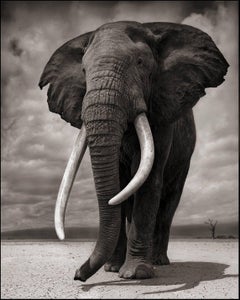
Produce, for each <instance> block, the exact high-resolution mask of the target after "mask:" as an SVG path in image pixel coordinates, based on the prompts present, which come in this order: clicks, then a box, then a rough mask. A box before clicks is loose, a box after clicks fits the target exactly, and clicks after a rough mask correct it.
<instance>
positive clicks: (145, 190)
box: [119, 178, 160, 278]
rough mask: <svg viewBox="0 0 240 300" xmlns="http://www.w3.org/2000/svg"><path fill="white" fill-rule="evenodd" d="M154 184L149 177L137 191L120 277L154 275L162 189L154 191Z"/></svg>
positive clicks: (147, 276)
mask: <svg viewBox="0 0 240 300" xmlns="http://www.w3.org/2000/svg"><path fill="white" fill-rule="evenodd" d="M153 185H154V182H153V180H151V178H149V180H148V181H147V182H146V184H144V185H143V186H142V187H141V188H140V190H139V191H138V192H137V193H136V197H135V201H134V208H133V216H132V222H131V225H130V230H129V235H128V244H127V255H126V260H125V262H124V265H123V266H122V267H121V269H120V271H119V276H120V277H123V278H150V277H153V275H154V273H153V268H152V265H151V261H150V255H151V249H152V237H153V230H154V226H155V220H156V214H157V211H158V205H159V198H160V189H158V190H156V191H155V193H152V191H153V187H152V186H153Z"/></svg>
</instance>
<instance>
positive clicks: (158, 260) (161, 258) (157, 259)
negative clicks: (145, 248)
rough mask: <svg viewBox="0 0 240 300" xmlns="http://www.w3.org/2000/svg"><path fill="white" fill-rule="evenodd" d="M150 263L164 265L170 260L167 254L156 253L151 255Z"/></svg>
mask: <svg viewBox="0 0 240 300" xmlns="http://www.w3.org/2000/svg"><path fill="white" fill-rule="evenodd" d="M152 263H153V264H154V265H159V266H164V265H169V264H170V261H169V259H168V257H167V254H158V255H155V256H153V259H152Z"/></svg>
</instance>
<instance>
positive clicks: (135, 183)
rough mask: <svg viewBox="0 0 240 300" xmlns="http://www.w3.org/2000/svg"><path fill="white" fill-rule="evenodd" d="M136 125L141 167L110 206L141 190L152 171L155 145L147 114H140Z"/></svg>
mask: <svg viewBox="0 0 240 300" xmlns="http://www.w3.org/2000/svg"><path fill="white" fill-rule="evenodd" d="M134 125H135V128H136V131H137V135H138V139H139V143H140V148H141V161H140V165H139V168H138V170H137V173H136V174H135V176H134V177H133V178H132V180H131V181H130V182H129V184H128V185H127V186H126V187H125V188H124V189H123V190H122V191H121V192H120V193H118V194H117V195H116V196H114V197H113V198H112V199H111V200H109V201H108V204H110V205H116V204H119V203H121V202H123V201H125V200H127V199H128V197H130V196H131V195H132V194H133V193H135V192H136V191H137V190H138V189H139V188H140V186H141V185H142V184H143V183H144V181H145V180H146V179H147V177H148V175H149V173H150V172H151V169H152V165H153V161H154V143H153V137H152V132H151V128H150V126H149V123H148V119H147V117H146V114H145V113H141V114H139V115H138V116H137V117H136V119H135V121H134Z"/></svg>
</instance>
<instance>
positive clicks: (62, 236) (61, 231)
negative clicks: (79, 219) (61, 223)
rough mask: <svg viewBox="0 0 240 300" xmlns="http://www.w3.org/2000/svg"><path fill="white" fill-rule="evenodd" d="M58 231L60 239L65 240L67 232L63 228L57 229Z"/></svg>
mask: <svg viewBox="0 0 240 300" xmlns="http://www.w3.org/2000/svg"><path fill="white" fill-rule="evenodd" d="M56 233H57V237H58V238H59V240H60V241H63V240H64V239H65V234H64V231H63V230H56Z"/></svg>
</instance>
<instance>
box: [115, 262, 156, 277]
mask: <svg viewBox="0 0 240 300" xmlns="http://www.w3.org/2000/svg"><path fill="white" fill-rule="evenodd" d="M153 276H154V271H153V267H152V265H150V264H149V263H147V262H142V261H139V260H137V259H131V260H128V261H126V262H125V263H124V265H123V266H122V267H121V269H120V271H119V277H121V278H125V279H146V278H152V277H153Z"/></svg>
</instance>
